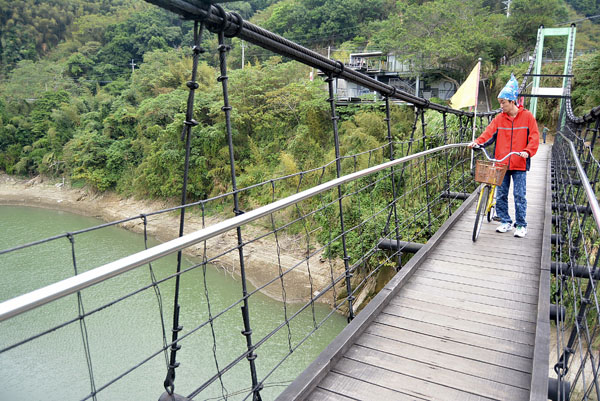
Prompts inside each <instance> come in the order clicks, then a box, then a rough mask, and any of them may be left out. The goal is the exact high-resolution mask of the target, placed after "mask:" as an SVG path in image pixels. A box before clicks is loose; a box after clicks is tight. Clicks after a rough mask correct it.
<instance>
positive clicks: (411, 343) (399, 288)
mask: <svg viewBox="0 0 600 401" xmlns="http://www.w3.org/2000/svg"><path fill="white" fill-rule="evenodd" d="M549 158H550V145H541V146H540V150H539V152H538V154H537V155H536V156H535V157H534V158H533V160H532V169H531V171H530V172H529V173H528V176H527V199H528V208H527V221H528V224H529V226H528V233H527V237H526V238H524V239H520V238H516V237H514V236H513V234H512V233H510V232H509V233H504V234H500V233H496V232H495V228H496V226H497V225H498V223H496V222H492V223H487V222H484V226H483V228H482V231H481V234H480V236H479V239H478V241H477V242H476V243H473V242H472V241H471V232H472V228H473V222H474V213H473V209H474V202H473V200H474V196H473V195H472V196H471V197H470V198H469V199H468V200H467V201H465V204H464V205H463V206H462V207H461V209H460V210H459V211H458V212H457V213H455V214H454V215H453V218H451V219H450V220H449V221H448V222H447V223H446V224H445V225H444V227H442V228H441V229H440V231H438V233H436V235H435V236H434V237H433V238H432V239H431V240H430V241H429V242H428V243H427V245H426V246H424V247H423V249H421V250H420V251H419V253H417V254H416V255H415V256H414V257H413V259H412V260H411V262H410V263H409V264H408V265H407V266H405V267H404V268H403V269H402V270H401V271H400V272H399V273H398V274H397V275H396V277H394V279H393V280H392V281H391V282H390V283H389V284H388V286H386V288H385V289H384V290H383V291H382V292H381V293H380V294H379V295H378V296H377V297H376V298H375V299H373V300H372V301H371V303H370V304H369V305H368V306H367V307H366V308H365V309H364V310H363V311H362V312H361V313H360V314H359V315H358V317H357V318H356V319H354V321H353V322H352V323H351V324H350V325H348V327H346V329H344V331H343V332H342V333H341V334H340V335H339V336H338V337H337V338H336V339H335V340H334V342H333V343H332V344H331V345H330V346H329V347H328V348H327V349H326V350H325V351H324V352H323V353H322V354H321V355H320V356H319V358H317V360H315V362H314V363H313V364H312V365H311V366H310V367H309V368H308V369H307V370H306V371H305V372H304V373H302V374H301V375H300V376H299V377H298V378H297V380H295V381H294V383H292V384H291V385H290V386H289V387H288V388H287V389H286V390H285V391H284V392H283V393H282V394H281V396H280V397H279V398H278V400H292V399H293V400H315V401H317V400H318V401H323V400H378V401H380V400H421V399H423V400H460V401H466V400H510V401H518V400H530V399H531V400H534V399H535V400H547V382H548V353H549V349H548V338H549V317H548V315H549V311H548V310H549V282H550V280H549V272H548V268H549V265H550V259H549V252H548V251H549V249H550V242H549V241H550V232H551V231H550V224H551V206H550V205H551V203H550V199H548V198H549V194H550V188H548V186H549V182H550V181H549ZM511 191H512V190H511ZM510 205H511V216H513V218H514V207H513V201H512V194H511V198H510ZM543 249H546V250H548V251H546V252H542V250H543ZM540 282H541V283H542V285H541V286H540ZM540 299H541V300H542V302H540V301H539V300H540Z"/></svg>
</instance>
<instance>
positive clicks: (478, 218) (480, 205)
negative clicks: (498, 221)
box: [472, 185, 490, 242]
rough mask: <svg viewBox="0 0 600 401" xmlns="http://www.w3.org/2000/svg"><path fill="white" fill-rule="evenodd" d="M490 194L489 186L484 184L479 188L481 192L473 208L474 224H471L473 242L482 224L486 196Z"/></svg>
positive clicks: (486, 201)
mask: <svg viewBox="0 0 600 401" xmlns="http://www.w3.org/2000/svg"><path fill="white" fill-rule="evenodd" d="M489 195H490V187H489V186H488V185H485V186H484V187H483V188H482V189H481V194H480V196H479V202H477V209H476V210H475V224H474V225H473V237H472V238H473V242H475V241H477V238H478V237H479V233H480V232H481V225H482V224H483V219H485V212H486V209H487V203H488V198H489Z"/></svg>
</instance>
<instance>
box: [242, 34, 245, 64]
mask: <svg viewBox="0 0 600 401" xmlns="http://www.w3.org/2000/svg"><path fill="white" fill-rule="evenodd" d="M244 64H245V62H244V41H243V40H242V70H243V69H244Z"/></svg>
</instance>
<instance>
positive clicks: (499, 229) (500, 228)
mask: <svg viewBox="0 0 600 401" xmlns="http://www.w3.org/2000/svg"><path fill="white" fill-rule="evenodd" d="M510 230H512V223H502V224H500V225H499V226H498V227H496V231H497V232H499V233H505V232H507V231H510Z"/></svg>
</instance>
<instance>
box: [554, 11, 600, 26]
mask: <svg viewBox="0 0 600 401" xmlns="http://www.w3.org/2000/svg"><path fill="white" fill-rule="evenodd" d="M598 17H600V14H598V15H592V16H591V17H585V18H580V19H576V20H574V21H569V22H561V23H560V24H556V25H554V26H561V25H571V24H574V23H576V22H581V21H585V20H588V19H594V18H598Z"/></svg>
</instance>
